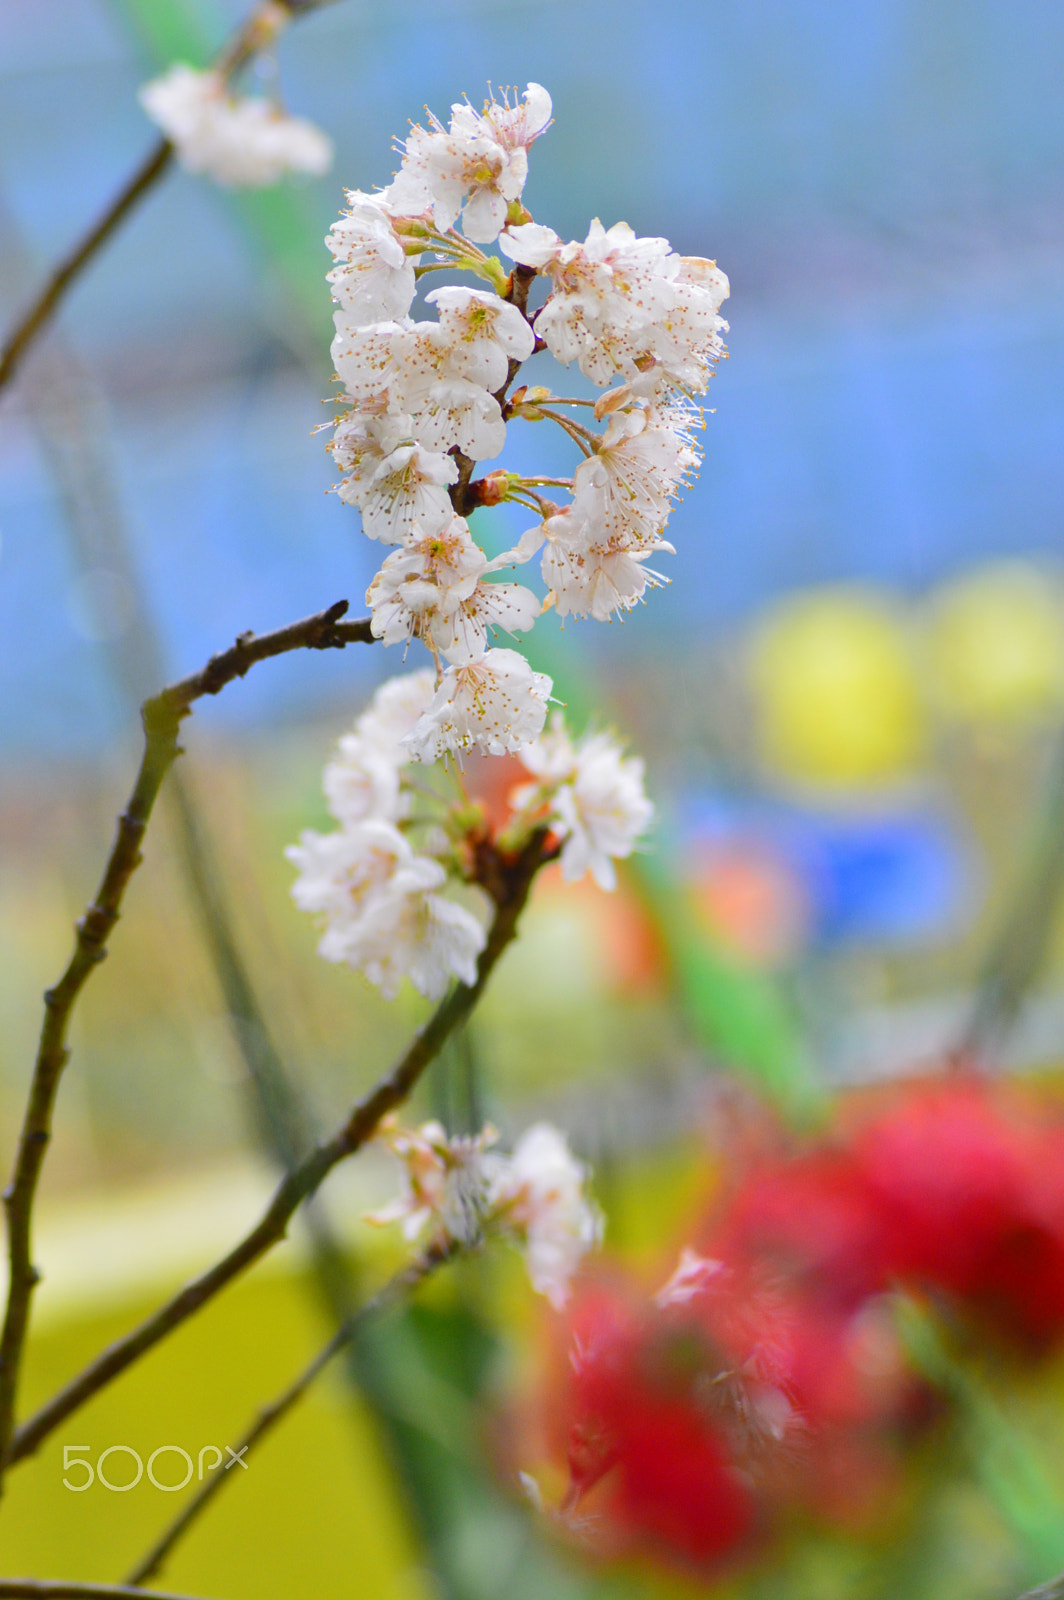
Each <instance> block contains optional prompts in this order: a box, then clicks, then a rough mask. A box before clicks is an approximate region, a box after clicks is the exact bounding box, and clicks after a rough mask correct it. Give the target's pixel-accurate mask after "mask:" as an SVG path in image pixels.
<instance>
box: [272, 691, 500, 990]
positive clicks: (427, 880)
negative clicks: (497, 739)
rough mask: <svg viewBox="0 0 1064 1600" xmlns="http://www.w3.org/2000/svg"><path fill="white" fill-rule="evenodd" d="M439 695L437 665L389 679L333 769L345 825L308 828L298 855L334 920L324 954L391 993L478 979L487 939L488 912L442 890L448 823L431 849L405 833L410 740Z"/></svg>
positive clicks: (303, 879) (304, 904)
mask: <svg viewBox="0 0 1064 1600" xmlns="http://www.w3.org/2000/svg"><path fill="white" fill-rule="evenodd" d="M432 697H433V679H432V674H431V673H430V672H418V673H413V674H411V675H410V676H409V677H408V678H399V679H393V680H392V681H391V682H389V683H386V684H384V685H383V686H382V688H381V689H380V690H379V691H378V693H377V695H376V696H375V698H374V701H373V703H372V705H371V706H370V708H369V710H368V711H367V712H366V713H365V714H364V715H363V716H362V717H360V718H359V719H358V722H357V723H356V725H355V730H354V732H353V733H351V734H348V735H346V736H345V738H344V739H342V740H341V742H340V747H339V751H338V755H337V757H336V758H335V759H334V760H333V761H331V762H330V763H329V764H328V766H327V767H326V769H325V774H324V789H325V795H326V799H327V801H328V803H329V809H330V811H331V812H332V814H333V816H334V817H335V818H336V820H337V822H338V823H339V824H340V827H339V830H338V831H337V832H334V833H329V834H319V833H316V832H314V831H313V830H310V829H308V830H307V831H306V832H304V834H303V835H302V837H301V839H300V842H299V844H298V845H292V846H290V847H289V849H288V851H287V852H286V854H287V855H288V858H289V860H290V861H291V862H292V863H293V864H294V865H295V866H296V867H297V868H298V871H299V877H298V878H297V879H296V882H295V884H294V885H293V888H292V897H293V899H294V900H295V902H296V904H297V905H298V906H299V908H300V909H301V910H303V911H309V912H311V913H312V914H314V915H316V916H317V917H319V918H320V920H321V921H322V922H323V924H324V931H323V933H322V937H321V940H320V942H319V944H318V951H319V954H320V955H322V956H323V957H324V958H325V960H327V961H337V962H345V963H346V964H347V965H348V966H351V967H355V968H357V969H358V970H359V971H360V972H362V973H364V974H365V976H366V977H367V978H369V980H370V982H371V983H375V984H376V985H377V987H378V988H379V989H380V990H381V992H382V994H384V995H385V997H386V998H388V999H392V998H394V997H395V995H396V994H397V993H398V991H399V986H400V984H401V983H402V980H403V979H404V978H409V980H410V982H411V983H412V984H413V985H414V987H415V988H416V989H419V990H420V991H421V993H422V994H424V995H426V996H427V997H428V998H429V999H432V1000H438V999H440V998H441V997H442V996H443V995H444V994H445V993H446V990H447V988H448V985H449V984H450V983H451V982H452V980H453V979H454V978H459V979H460V980H461V981H462V982H463V983H467V984H471V983H473V982H474V980H475V978H476V962H477V957H478V956H479V954H480V952H481V951H482V950H483V948H484V942H485V933H484V924H483V918H482V916H477V915H475V914H474V912H473V911H472V910H471V909H469V907H468V906H467V905H465V904H460V903H458V902H456V901H454V900H452V899H448V898H447V897H446V895H445V894H444V893H443V892H442V891H443V890H445V889H446V888H447V886H448V883H449V881H450V878H451V871H450V868H449V866H448V865H445V864H444V862H443V861H441V860H439V859H437V855H436V852H437V850H438V848H439V846H440V838H439V830H438V829H437V830H435V831H433V830H431V829H429V830H426V831H425V838H424V841H423V848H422V850H421V851H420V852H419V851H416V850H415V849H414V847H413V845H412V844H411V842H410V838H409V836H408V833H407V832H403V831H400V829H401V828H409V822H408V819H409V816H410V810H411V794H410V791H409V789H407V788H405V787H404V785H403V781H402V769H403V768H404V767H405V766H406V765H407V763H408V762H409V761H410V759H411V758H410V753H409V751H408V750H407V748H406V745H405V740H406V738H407V736H408V735H409V733H410V731H411V729H412V728H413V727H415V726H416V725H417V723H418V721H419V720H420V718H421V717H422V716H423V715H424V712H425V709H426V707H427V705H428V704H429V703H430V702H431V700H432ZM442 844H443V847H444V848H445V849H446V847H447V840H446V836H445V835H444V837H443V840H442Z"/></svg>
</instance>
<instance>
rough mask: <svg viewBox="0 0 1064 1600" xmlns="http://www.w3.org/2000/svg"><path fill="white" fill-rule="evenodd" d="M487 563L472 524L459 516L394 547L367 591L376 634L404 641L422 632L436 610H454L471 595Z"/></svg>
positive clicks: (389, 640) (395, 641)
mask: <svg viewBox="0 0 1064 1600" xmlns="http://www.w3.org/2000/svg"><path fill="white" fill-rule="evenodd" d="M487 564H488V562H487V557H486V556H485V554H484V552H483V551H482V550H481V548H480V546H479V545H477V544H474V542H473V539H472V536H471V534H470V532H469V524H468V523H467V522H466V520H465V518H464V517H457V516H452V518H451V520H450V522H449V523H448V524H447V525H446V527H444V528H441V529H440V531H439V532H438V533H433V534H425V535H424V536H423V537H421V538H415V539H413V540H412V541H411V542H410V543H409V544H408V545H407V546H406V547H405V548H403V549H400V550H395V551H393V552H392V554H391V555H390V556H388V558H387V560H386V561H385V563H384V565H383V567H382V568H381V570H380V571H379V572H378V574H377V576H376V577H375V578H374V580H373V582H372V583H371V584H370V586H369V589H368V591H367V593H366V601H367V604H368V605H369V606H370V608H371V611H372V627H373V634H374V637H375V638H378V639H382V640H383V641H384V643H385V644H399V643H401V642H405V641H406V640H408V639H411V638H413V636H414V635H415V634H418V633H422V632H423V629H424V628H425V627H427V625H428V623H429V622H430V621H431V619H432V617H433V616H434V615H435V614H436V613H437V612H442V613H443V614H447V615H449V614H450V613H451V612H453V611H454V610H455V608H456V607H457V606H458V604H459V603H460V602H461V601H462V600H466V599H468V598H469V596H470V595H471V594H472V593H473V591H474V589H475V588H476V585H477V579H478V578H479V577H480V575H481V573H482V572H484V570H485V568H486V567H487Z"/></svg>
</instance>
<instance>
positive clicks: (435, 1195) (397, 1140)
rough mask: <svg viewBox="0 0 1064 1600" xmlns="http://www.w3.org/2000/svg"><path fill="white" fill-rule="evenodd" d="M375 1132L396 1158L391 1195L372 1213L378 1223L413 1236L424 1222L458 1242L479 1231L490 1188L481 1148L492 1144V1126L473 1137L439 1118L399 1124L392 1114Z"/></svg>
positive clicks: (471, 1240)
mask: <svg viewBox="0 0 1064 1600" xmlns="http://www.w3.org/2000/svg"><path fill="white" fill-rule="evenodd" d="M377 1137H378V1138H379V1139H380V1140H381V1142H382V1143H383V1144H386V1145H387V1146H388V1148H389V1149H390V1150H391V1152H392V1154H393V1155H394V1156H395V1157H396V1159H397V1161H398V1162H399V1171H400V1191H399V1194H398V1196H397V1197H396V1199H394V1200H393V1201H391V1202H390V1203H389V1204H388V1205H386V1206H382V1207H381V1208H380V1209H379V1210H377V1211H373V1212H371V1213H370V1214H369V1215H368V1216H367V1218H366V1221H367V1222H371V1223H373V1224H374V1225H375V1226H377V1227H385V1226H387V1224H388V1223H391V1222H398V1223H401V1225H402V1230H403V1237H404V1238H405V1239H416V1238H417V1236H418V1234H419V1233H421V1232H423V1231H424V1229H426V1228H428V1227H433V1228H436V1229H439V1230H440V1231H441V1232H443V1233H444V1234H446V1236H447V1237H448V1238H449V1239H453V1240H455V1241H456V1242H457V1243H459V1244H473V1243H474V1242H475V1241H476V1240H478V1239H479V1238H480V1236H481V1233H482V1230H483V1225H484V1218H485V1215H486V1213H487V1210H488V1195H489V1191H490V1187H491V1182H490V1178H489V1172H488V1167H487V1165H486V1164H485V1152H486V1151H487V1149H488V1148H489V1146H490V1145H492V1144H494V1142H495V1139H496V1133H495V1130H494V1128H492V1127H490V1126H489V1127H487V1128H484V1129H483V1130H482V1131H481V1132H480V1133H479V1134H477V1135H476V1136H475V1137H469V1138H462V1137H457V1136H456V1137H451V1136H449V1135H448V1133H447V1131H446V1129H445V1128H444V1126H443V1124H442V1123H441V1122H424V1123H422V1125H421V1127H420V1128H403V1127H401V1126H400V1124H399V1121H398V1119H397V1118H396V1116H395V1114H394V1113H392V1114H391V1115H390V1116H387V1117H385V1118H384V1120H383V1121H382V1122H381V1125H380V1130H379V1132H378V1134H377Z"/></svg>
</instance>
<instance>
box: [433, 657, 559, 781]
mask: <svg viewBox="0 0 1064 1600" xmlns="http://www.w3.org/2000/svg"><path fill="white" fill-rule="evenodd" d="M550 691H551V680H550V679H549V678H548V677H547V675H546V673H543V672H533V670H532V668H531V667H530V666H529V664H528V662H527V661H526V660H525V658H524V656H522V655H518V653H517V652H516V651H515V650H503V649H493V650H487V651H485V653H484V654H483V655H482V656H481V657H480V659H479V660H478V661H473V662H471V663H470V664H469V665H468V666H460V667H448V669H447V671H446V672H445V673H444V675H443V678H442V680H441V682H440V685H439V688H438V689H437V690H436V693H435V695H434V696H433V698H432V701H431V702H430V704H429V706H428V708H427V709H426V711H425V713H424V715H423V716H422V717H421V718H420V720H419V721H418V723H417V724H416V726H415V727H414V728H413V729H412V731H411V732H410V733H409V734H407V736H406V739H405V740H404V743H405V744H407V745H408V746H409V748H410V751H411V754H412V755H413V757H414V759H415V760H417V761H435V760H436V759H437V758H438V757H439V756H441V755H443V754H444V752H445V751H448V750H455V751H461V750H479V751H481V752H482V753H483V754H484V755H492V756H495V755H505V754H508V753H511V752H513V751H515V750H520V749H521V747H522V746H523V745H526V744H529V743H530V742H531V740H533V739H534V738H535V737H536V736H537V734H539V733H540V732H541V731H542V728H543V723H544V720H545V719H546V715H547V700H548V698H549V697H550Z"/></svg>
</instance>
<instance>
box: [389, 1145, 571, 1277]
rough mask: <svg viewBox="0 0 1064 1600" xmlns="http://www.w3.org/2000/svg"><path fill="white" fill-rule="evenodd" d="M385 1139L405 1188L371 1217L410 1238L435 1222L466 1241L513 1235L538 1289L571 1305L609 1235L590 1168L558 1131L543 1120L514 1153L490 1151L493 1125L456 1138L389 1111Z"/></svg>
mask: <svg viewBox="0 0 1064 1600" xmlns="http://www.w3.org/2000/svg"><path fill="white" fill-rule="evenodd" d="M380 1137H381V1138H382V1139H383V1141H384V1142H385V1143H386V1144H387V1145H388V1147H389V1148H390V1149H391V1151H392V1152H393V1154H394V1155H395V1156H396V1157H397V1158H398V1160H399V1163H400V1170H401V1173H402V1177H401V1190H400V1194H399V1196H398V1197H397V1198H396V1199H395V1200H394V1201H392V1202H391V1204H389V1205H387V1206H384V1207H382V1208H381V1209H380V1210H379V1211H375V1212H374V1213H372V1215H371V1216H370V1217H369V1218H368V1219H367V1220H368V1221H370V1222H373V1223H378V1224H385V1223H389V1222H399V1223H401V1224H402V1228H403V1233H404V1236H405V1237H406V1238H407V1239H415V1238H417V1236H418V1235H419V1234H420V1233H422V1232H423V1231H424V1230H425V1229H427V1228H432V1229H435V1230H437V1231H439V1232H441V1233H443V1234H444V1235H445V1236H446V1237H447V1238H449V1239H452V1240H454V1241H455V1242H456V1243H459V1244H472V1243H474V1242H476V1241H478V1240H479V1239H481V1238H483V1237H486V1236H489V1235H501V1236H503V1237H506V1238H509V1239H511V1240H513V1241H515V1242H516V1243H517V1244H518V1245H519V1246H520V1247H521V1248H522V1250H523V1252H524V1255H525V1262H526V1265H527V1267H528V1275H529V1278H530V1280H531V1283H532V1287H533V1288H534V1289H535V1290H536V1291H537V1293H539V1294H543V1295H546V1296H547V1298H548V1299H549V1300H550V1302H551V1304H552V1305H553V1306H555V1307H556V1308H557V1309H560V1308H561V1307H562V1306H564V1305H565V1302H566V1300H567V1298H568V1294H569V1285H570V1282H571V1280H572V1278H573V1275H574V1274H575V1272H576V1271H577V1269H578V1268H579V1266H580V1263H581V1261H582V1260H583V1258H584V1256H585V1255H586V1254H587V1252H588V1251H589V1250H591V1249H593V1248H594V1246H595V1245H596V1244H598V1242H599V1240H600V1239H601V1237H602V1218H601V1214H600V1213H599V1211H598V1210H597V1208H596V1207H595V1206H594V1205H592V1204H591V1202H590V1201H589V1200H588V1199H587V1197H586V1195H585V1193H584V1186H585V1183H586V1181H587V1171H586V1169H585V1168H584V1167H583V1165H582V1164H581V1163H580V1162H579V1161H577V1160H576V1159H575V1158H574V1156H573V1155H572V1152H571V1151H570V1149H569V1147H568V1145H567V1144H566V1141H565V1137H564V1135H563V1134H561V1133H559V1132H558V1130H557V1128H554V1127H552V1126H551V1125H550V1124H549V1123H545V1122H541V1123H537V1124H536V1125H535V1126H534V1127H532V1128H529V1129H528V1130H527V1131H526V1132H525V1133H524V1134H523V1135H522V1137H521V1138H520V1139H519V1140H518V1142H517V1144H516V1146H515V1147H514V1151H513V1154H512V1155H509V1156H507V1155H503V1154H502V1153H501V1152H499V1151H497V1150H493V1149H491V1146H492V1145H493V1144H494V1143H495V1139H496V1134H495V1131H494V1129H492V1128H490V1127H488V1128H485V1129H484V1130H483V1131H482V1132H481V1133H480V1134H478V1135H477V1136H476V1137H475V1138H462V1137H449V1136H448V1134H447V1133H446V1132H445V1130H444V1128H443V1127H442V1125H441V1124H440V1123H438V1122H426V1123H424V1124H422V1126H421V1127H420V1128H417V1129H406V1128H402V1127H400V1126H399V1124H398V1123H397V1122H396V1120H395V1118H394V1117H389V1118H386V1119H385V1121H384V1123H382V1125H381V1133H380Z"/></svg>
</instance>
